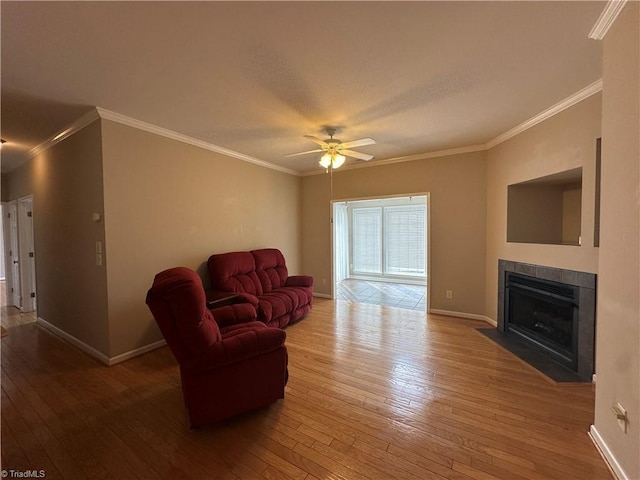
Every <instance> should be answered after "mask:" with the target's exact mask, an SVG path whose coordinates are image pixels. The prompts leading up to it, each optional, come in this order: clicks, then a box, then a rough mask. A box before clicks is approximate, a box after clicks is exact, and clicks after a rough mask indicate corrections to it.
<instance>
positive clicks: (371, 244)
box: [353, 207, 382, 273]
mask: <svg viewBox="0 0 640 480" xmlns="http://www.w3.org/2000/svg"><path fill="white" fill-rule="evenodd" d="M381 260H382V208H380V207H369V208H354V209H353V270H354V271H355V272H359V273H382V261H381Z"/></svg>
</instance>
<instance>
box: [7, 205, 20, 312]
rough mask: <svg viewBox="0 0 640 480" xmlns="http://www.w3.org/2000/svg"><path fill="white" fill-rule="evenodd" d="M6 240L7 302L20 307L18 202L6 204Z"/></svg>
mask: <svg viewBox="0 0 640 480" xmlns="http://www.w3.org/2000/svg"><path fill="white" fill-rule="evenodd" d="M4 221H5V222H4V225H5V240H7V257H6V259H7V269H6V270H7V271H6V275H7V302H8V304H9V305H13V306H15V307H18V308H20V306H21V303H22V302H21V296H20V256H19V251H20V247H19V243H18V203H17V202H16V201H13V202H9V203H7V205H6V210H5V217H4Z"/></svg>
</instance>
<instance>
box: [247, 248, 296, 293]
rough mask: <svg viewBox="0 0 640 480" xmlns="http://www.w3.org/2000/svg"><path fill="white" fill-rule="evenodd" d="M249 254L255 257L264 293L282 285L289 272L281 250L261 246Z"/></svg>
mask: <svg viewBox="0 0 640 480" xmlns="http://www.w3.org/2000/svg"><path fill="white" fill-rule="evenodd" d="M251 254H252V255H253V258H254V259H255V262H256V272H257V274H258V278H259V279H260V283H261V284H262V290H263V291H264V293H269V292H271V291H272V290H274V289H276V288H280V287H283V286H284V284H285V282H286V281H287V277H288V276H289V272H288V271H287V266H286V265H285V261H284V256H283V255H282V252H280V250H278V249H277V248H263V249H261V250H253V251H252V252H251Z"/></svg>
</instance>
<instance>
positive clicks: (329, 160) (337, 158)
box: [319, 152, 347, 170]
mask: <svg viewBox="0 0 640 480" xmlns="http://www.w3.org/2000/svg"><path fill="white" fill-rule="evenodd" d="M346 159H347V157H345V156H344V155H340V154H339V153H332V152H327V153H325V154H324V155H322V157H320V162H319V163H320V166H322V168H329V166H331V168H333V169H334V170H335V169H336V168H340V167H341V166H342V164H343V163H344V161H345V160H346Z"/></svg>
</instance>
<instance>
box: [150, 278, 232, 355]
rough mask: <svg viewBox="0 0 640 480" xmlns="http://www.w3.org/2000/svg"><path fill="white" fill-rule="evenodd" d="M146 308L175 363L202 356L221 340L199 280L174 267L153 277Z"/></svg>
mask: <svg viewBox="0 0 640 480" xmlns="http://www.w3.org/2000/svg"><path fill="white" fill-rule="evenodd" d="M147 305H148V306H149V309H150V310H151V313H152V314H153V317H154V318H155V320H156V322H157V324H158V327H160V331H162V334H163V335H164V338H165V340H166V341H167V344H168V345H169V348H171V351H172V352H173V354H174V356H175V357H176V360H178V363H182V362H183V361H184V360H186V359H187V358H189V357H193V356H195V355H199V354H201V353H203V352H204V351H205V350H207V348H208V347H209V346H210V345H212V344H213V343H215V342H219V341H220V340H221V338H222V336H221V334H220V329H219V328H218V324H217V323H216V321H215V320H214V318H213V315H212V313H211V311H210V310H209V309H208V308H207V303H206V298H205V293H204V288H203V286H202V279H201V278H200V277H199V276H198V274H197V273H196V272H194V271H193V270H191V269H189V268H185V267H176V268H171V269H169V270H165V271H163V272H160V273H159V274H157V275H156V276H155V279H154V281H153V286H152V287H151V289H150V290H149V291H148V292H147Z"/></svg>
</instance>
